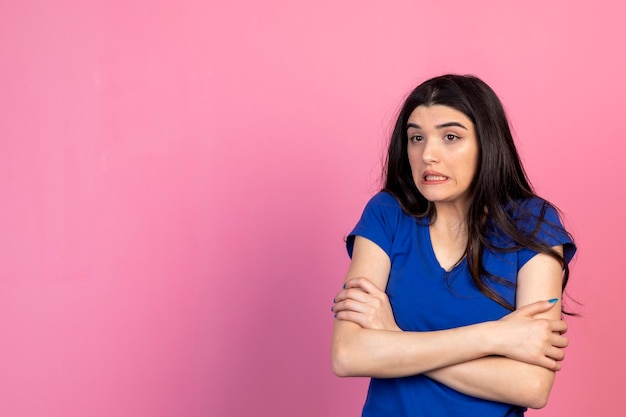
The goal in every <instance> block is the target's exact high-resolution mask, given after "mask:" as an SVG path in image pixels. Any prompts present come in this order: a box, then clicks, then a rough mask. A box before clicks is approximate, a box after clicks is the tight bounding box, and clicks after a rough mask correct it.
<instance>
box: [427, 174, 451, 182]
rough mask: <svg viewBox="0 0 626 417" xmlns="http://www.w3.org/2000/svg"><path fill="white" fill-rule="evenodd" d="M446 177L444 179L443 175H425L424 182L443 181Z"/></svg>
mask: <svg viewBox="0 0 626 417" xmlns="http://www.w3.org/2000/svg"><path fill="white" fill-rule="evenodd" d="M447 179H448V177H444V176H443V175H425V176H424V180H426V181H445V180H447Z"/></svg>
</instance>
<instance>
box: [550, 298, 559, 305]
mask: <svg viewBox="0 0 626 417" xmlns="http://www.w3.org/2000/svg"><path fill="white" fill-rule="evenodd" d="M557 301H559V299H558V298H553V299H551V300H548V302H549V303H550V304H554V303H556V302H557Z"/></svg>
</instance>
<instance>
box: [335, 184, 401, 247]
mask: <svg viewBox="0 0 626 417" xmlns="http://www.w3.org/2000/svg"><path fill="white" fill-rule="evenodd" d="M401 215H402V208H401V207H400V203H399V202H398V200H396V199H395V197H393V196H392V195H391V194H389V193H386V192H380V193H378V194H376V195H375V196H374V197H372V198H371V200H370V201H369V202H368V203H367V205H366V206H365V209H364V210H363V214H362V215H361V219H360V220H359V221H358V223H357V224H356V226H355V227H354V229H353V230H352V232H351V233H350V234H349V235H348V238H347V240H346V248H347V250H348V255H349V256H350V257H352V250H353V248H354V238H355V237H356V236H361V237H364V238H366V239H369V240H371V241H372V242H374V243H376V244H377V245H378V246H380V248H381V249H382V250H383V251H385V253H386V254H387V255H388V256H389V257H390V258H391V246H392V244H393V240H394V235H395V232H396V230H397V228H398V224H399V222H400V216H401Z"/></svg>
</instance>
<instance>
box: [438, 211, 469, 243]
mask: <svg viewBox="0 0 626 417" xmlns="http://www.w3.org/2000/svg"><path fill="white" fill-rule="evenodd" d="M468 210H469V205H459V204H449V203H435V211H436V215H435V216H436V217H435V221H434V222H433V226H434V227H435V228H436V229H438V230H440V231H444V230H447V231H448V232H449V233H451V234H454V235H456V236H458V237H467V212H468Z"/></svg>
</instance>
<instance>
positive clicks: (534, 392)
mask: <svg viewBox="0 0 626 417" xmlns="http://www.w3.org/2000/svg"><path fill="white" fill-rule="evenodd" d="M551 373H552V372H551ZM553 382H554V373H552V375H549V376H546V377H537V378H535V379H534V381H533V382H532V383H531V384H530V386H529V387H528V390H527V392H526V394H527V398H526V403H527V404H526V407H528V408H533V409H536V410H538V409H541V408H544V407H545V406H546V405H547V404H548V399H549V398H550V392H551V391H552V384H553Z"/></svg>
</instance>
